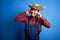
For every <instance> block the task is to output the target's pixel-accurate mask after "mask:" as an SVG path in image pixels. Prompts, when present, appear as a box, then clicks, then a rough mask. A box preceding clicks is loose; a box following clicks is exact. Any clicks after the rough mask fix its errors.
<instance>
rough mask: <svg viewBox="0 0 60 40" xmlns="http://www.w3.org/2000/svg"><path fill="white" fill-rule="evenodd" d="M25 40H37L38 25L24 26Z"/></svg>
mask: <svg viewBox="0 0 60 40" xmlns="http://www.w3.org/2000/svg"><path fill="white" fill-rule="evenodd" d="M25 40H39V32H38V24H37V23H35V24H30V20H29V21H28V24H26V26H25Z"/></svg>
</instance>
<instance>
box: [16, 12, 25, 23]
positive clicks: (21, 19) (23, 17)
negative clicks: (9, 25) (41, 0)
mask: <svg viewBox="0 0 60 40" xmlns="http://www.w3.org/2000/svg"><path fill="white" fill-rule="evenodd" d="M25 17H26V13H25V12H24V13H22V14H19V15H18V16H17V17H16V18H15V20H16V21H17V22H24V21H25Z"/></svg>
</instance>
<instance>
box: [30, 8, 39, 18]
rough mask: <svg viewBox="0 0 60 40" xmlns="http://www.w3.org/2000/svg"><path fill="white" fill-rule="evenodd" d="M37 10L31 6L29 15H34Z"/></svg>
mask: <svg viewBox="0 0 60 40" xmlns="http://www.w3.org/2000/svg"><path fill="white" fill-rule="evenodd" d="M38 12H39V10H37V9H34V8H31V10H30V13H31V16H33V17H35V16H36V15H37V14H38Z"/></svg>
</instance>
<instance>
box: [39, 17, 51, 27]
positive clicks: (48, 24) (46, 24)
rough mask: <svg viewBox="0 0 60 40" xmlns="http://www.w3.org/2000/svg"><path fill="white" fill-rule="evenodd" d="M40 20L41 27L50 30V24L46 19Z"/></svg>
mask: <svg viewBox="0 0 60 40" xmlns="http://www.w3.org/2000/svg"><path fill="white" fill-rule="evenodd" d="M40 19H41V21H42V25H44V26H45V27H47V28H50V26H51V25H50V23H49V22H48V21H47V19H45V18H43V17H42V18H40Z"/></svg>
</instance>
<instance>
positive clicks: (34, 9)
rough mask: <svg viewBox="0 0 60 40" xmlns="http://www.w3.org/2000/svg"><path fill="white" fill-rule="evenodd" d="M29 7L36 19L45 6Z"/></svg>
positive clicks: (34, 5)
mask: <svg viewBox="0 0 60 40" xmlns="http://www.w3.org/2000/svg"><path fill="white" fill-rule="evenodd" d="M28 6H29V7H30V8H31V10H30V13H31V16H33V17H35V16H36V15H37V14H38V12H39V10H42V9H43V6H40V5H39V4H33V5H29V4H28Z"/></svg>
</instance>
